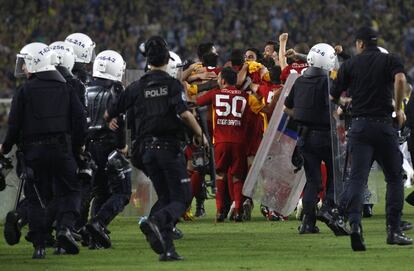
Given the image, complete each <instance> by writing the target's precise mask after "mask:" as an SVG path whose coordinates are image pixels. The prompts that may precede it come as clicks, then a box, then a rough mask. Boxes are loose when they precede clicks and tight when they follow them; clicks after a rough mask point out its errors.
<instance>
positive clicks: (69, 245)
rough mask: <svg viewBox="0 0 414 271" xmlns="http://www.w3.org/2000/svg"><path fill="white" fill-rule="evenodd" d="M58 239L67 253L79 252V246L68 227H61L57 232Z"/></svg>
mask: <svg viewBox="0 0 414 271" xmlns="http://www.w3.org/2000/svg"><path fill="white" fill-rule="evenodd" d="M56 239H57V241H58V244H59V246H60V247H61V248H63V249H64V250H65V251H66V253H67V254H78V253H79V246H78V244H77V243H76V241H75V239H74V238H73V236H72V233H71V231H70V230H69V229H68V228H62V229H60V230H59V231H58V233H57V234H56Z"/></svg>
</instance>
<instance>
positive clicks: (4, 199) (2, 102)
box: [0, 99, 20, 224]
mask: <svg viewBox="0 0 414 271" xmlns="http://www.w3.org/2000/svg"><path fill="white" fill-rule="evenodd" d="M10 105H11V99H0V142H3V141H4V138H5V136H6V132H7V119H8V114H9V111H10ZM14 151H15V150H14V149H13V150H12V151H11V154H13V153H14ZM11 158H12V162H13V169H12V170H11V171H10V173H9V174H8V175H7V176H6V188H5V189H4V190H3V191H1V192H0V199H1V204H0V223H1V224H3V223H4V220H5V218H6V215H7V213H8V212H9V211H11V210H13V208H14V207H15V204H16V196H17V192H18V189H19V185H20V180H19V178H18V177H17V174H16V170H15V168H16V159H15V157H14V155H12V156H11Z"/></svg>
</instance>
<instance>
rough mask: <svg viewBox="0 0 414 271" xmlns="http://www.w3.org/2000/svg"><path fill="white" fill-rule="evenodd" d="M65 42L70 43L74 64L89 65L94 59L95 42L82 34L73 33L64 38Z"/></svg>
mask: <svg viewBox="0 0 414 271" xmlns="http://www.w3.org/2000/svg"><path fill="white" fill-rule="evenodd" d="M65 41H66V42H67V43H70V44H71V45H72V47H73V52H74V53H75V57H76V59H75V62H80V63H90V62H92V61H93V60H94V59H95V42H93V41H92V40H91V38H90V37H89V36H87V35H85V34H83V33H73V34H70V35H69V36H67V37H66V39H65Z"/></svg>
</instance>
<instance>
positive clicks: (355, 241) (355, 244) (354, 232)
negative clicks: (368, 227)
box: [351, 223, 366, 251]
mask: <svg viewBox="0 0 414 271" xmlns="http://www.w3.org/2000/svg"><path fill="white" fill-rule="evenodd" d="M351 247H352V250H353V251H365V250H366V247H365V242H364V237H363V236H362V226H361V225H360V224H357V223H354V224H351Z"/></svg>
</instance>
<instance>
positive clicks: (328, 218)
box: [316, 206, 350, 236]
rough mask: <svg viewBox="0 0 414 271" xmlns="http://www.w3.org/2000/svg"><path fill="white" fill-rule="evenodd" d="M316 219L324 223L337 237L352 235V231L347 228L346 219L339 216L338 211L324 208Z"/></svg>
mask: <svg viewBox="0 0 414 271" xmlns="http://www.w3.org/2000/svg"><path fill="white" fill-rule="evenodd" d="M316 217H317V218H318V220H320V221H322V222H324V223H325V224H326V226H328V228H329V229H331V231H332V232H333V233H334V234H335V236H346V235H349V234H350V231H349V230H348V229H347V228H346V225H345V221H344V218H343V217H342V216H340V215H339V214H338V212H337V210H336V209H334V208H332V207H328V206H322V208H321V209H320V210H319V211H318V213H317V216H316Z"/></svg>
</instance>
